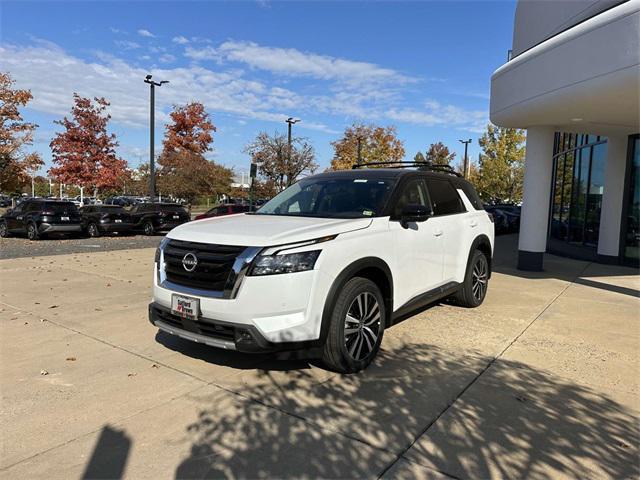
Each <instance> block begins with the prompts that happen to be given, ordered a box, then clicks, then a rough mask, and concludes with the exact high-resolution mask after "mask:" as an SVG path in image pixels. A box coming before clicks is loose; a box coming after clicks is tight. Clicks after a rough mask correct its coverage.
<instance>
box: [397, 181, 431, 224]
mask: <svg viewBox="0 0 640 480" xmlns="http://www.w3.org/2000/svg"><path fill="white" fill-rule="evenodd" d="M409 204H417V205H422V206H424V207H426V208H427V209H430V208H431V207H430V205H429V196H428V194H427V188H426V186H425V184H424V180H422V179H420V178H416V179H414V180H410V181H409V183H407V184H406V185H405V186H404V187H403V189H402V194H401V195H400V198H398V202H397V203H396V206H395V208H394V209H393V218H400V215H401V214H402V209H403V208H404V207H405V206H407V205H409Z"/></svg>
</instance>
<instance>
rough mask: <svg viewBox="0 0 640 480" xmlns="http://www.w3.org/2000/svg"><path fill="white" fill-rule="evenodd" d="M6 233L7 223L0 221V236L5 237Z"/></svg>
mask: <svg viewBox="0 0 640 480" xmlns="http://www.w3.org/2000/svg"><path fill="white" fill-rule="evenodd" d="M7 233H8V232H7V224H6V223H4V222H2V223H0V237H6V236H7Z"/></svg>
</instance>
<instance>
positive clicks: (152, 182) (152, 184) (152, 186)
mask: <svg viewBox="0 0 640 480" xmlns="http://www.w3.org/2000/svg"><path fill="white" fill-rule="evenodd" d="M152 76H153V75H147V76H146V77H144V83H148V84H149V87H151V92H150V94H149V99H150V103H151V105H150V108H149V197H150V199H151V203H153V202H154V200H155V196H156V168H155V158H154V157H155V152H154V151H153V150H154V148H153V144H154V142H155V140H154V135H155V109H156V93H155V90H156V87H161V86H162V85H164V84H165V83H169V80H162V81H161V82H154V81H153V80H151V77H152Z"/></svg>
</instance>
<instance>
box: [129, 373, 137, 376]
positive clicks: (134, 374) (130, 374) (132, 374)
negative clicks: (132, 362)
mask: <svg viewBox="0 0 640 480" xmlns="http://www.w3.org/2000/svg"><path fill="white" fill-rule="evenodd" d="M136 375H137V373H128V374H127V377H135V376H136Z"/></svg>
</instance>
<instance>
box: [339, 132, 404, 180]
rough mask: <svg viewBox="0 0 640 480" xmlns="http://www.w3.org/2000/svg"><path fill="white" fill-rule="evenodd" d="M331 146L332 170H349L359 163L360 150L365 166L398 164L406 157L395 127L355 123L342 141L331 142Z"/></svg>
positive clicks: (345, 133)
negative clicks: (382, 163) (367, 164)
mask: <svg viewBox="0 0 640 480" xmlns="http://www.w3.org/2000/svg"><path fill="white" fill-rule="evenodd" d="M358 143H360V146H359V147H358ZM331 145H333V150H334V154H333V160H331V170H344V169H349V168H351V167H352V166H353V165H354V164H356V163H358V149H359V150H360V159H361V163H363V164H366V163H371V162H398V161H400V160H402V158H403V157H404V145H403V143H402V140H399V139H398V138H397V136H396V127H394V126H388V127H378V126H375V125H364V124H355V123H354V124H353V125H351V126H350V127H347V129H346V130H345V132H344V135H343V137H342V138H341V139H340V140H336V141H335V142H331Z"/></svg>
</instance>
